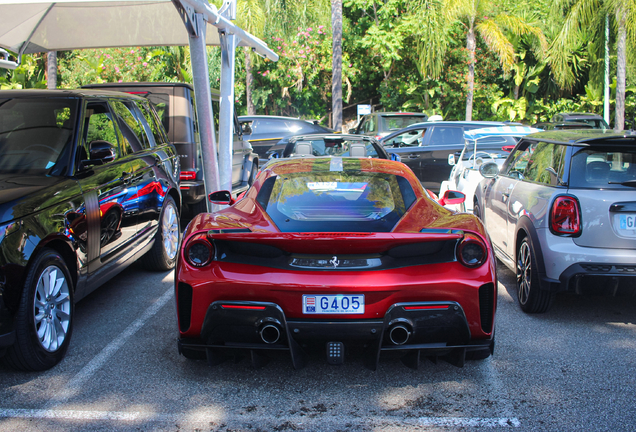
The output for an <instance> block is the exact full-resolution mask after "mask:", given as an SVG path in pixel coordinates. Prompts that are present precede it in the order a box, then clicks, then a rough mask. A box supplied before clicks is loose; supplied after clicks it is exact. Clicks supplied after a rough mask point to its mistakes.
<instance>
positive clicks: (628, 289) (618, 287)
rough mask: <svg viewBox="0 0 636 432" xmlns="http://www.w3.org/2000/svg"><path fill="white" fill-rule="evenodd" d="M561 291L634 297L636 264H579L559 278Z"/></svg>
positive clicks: (635, 290) (569, 268) (568, 269)
mask: <svg viewBox="0 0 636 432" xmlns="http://www.w3.org/2000/svg"><path fill="white" fill-rule="evenodd" d="M559 282H560V290H561V291H572V292H576V293H577V294H601V295H603V294H605V295H634V293H636V264H631V265H626V264H611V263H590V262H586V263H577V264H573V265H571V266H570V267H568V268H567V269H566V270H565V271H564V272H563V273H562V274H561V277H560V278H559Z"/></svg>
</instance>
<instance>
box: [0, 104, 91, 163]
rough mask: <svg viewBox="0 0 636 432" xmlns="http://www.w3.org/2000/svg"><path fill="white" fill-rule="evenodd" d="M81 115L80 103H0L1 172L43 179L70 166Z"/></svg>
mask: <svg viewBox="0 0 636 432" xmlns="http://www.w3.org/2000/svg"><path fill="white" fill-rule="evenodd" d="M77 111H78V101H77V100H76V99H52V98H38V99H31V98H29V99H0V172H3V173H17V172H20V173H31V174H34V175H40V174H45V173H51V172H52V171H53V170H54V167H55V166H56V165H57V164H58V161H61V160H62V159H64V158H66V160H65V162H67V161H68V155H69V152H70V147H71V143H72V141H73V140H72V138H73V136H74V126H75V124H76V123H77V120H76V117H77ZM65 165H66V164H65Z"/></svg>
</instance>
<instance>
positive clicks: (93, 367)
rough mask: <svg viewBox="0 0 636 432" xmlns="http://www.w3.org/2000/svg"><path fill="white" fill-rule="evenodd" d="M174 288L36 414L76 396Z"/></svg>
mask: <svg viewBox="0 0 636 432" xmlns="http://www.w3.org/2000/svg"><path fill="white" fill-rule="evenodd" d="M173 295H174V288H172V287H171V288H170V289H168V290H167V291H166V292H165V293H164V294H163V295H162V296H161V297H159V299H158V300H157V301H156V302H155V303H154V304H153V305H152V306H150V307H149V308H148V309H146V311H145V312H144V313H143V315H142V316H141V317H139V318H137V319H136V320H135V321H134V322H133V323H132V324H131V325H129V326H128V327H127V328H126V330H124V331H123V332H122V333H121V334H120V335H119V336H118V337H117V338H115V339H114V340H113V341H112V342H111V343H109V344H108V345H106V347H104V349H102V350H101V352H100V353H99V354H97V355H96V356H95V357H93V359H92V360H91V361H90V362H88V364H87V365H86V366H84V367H83V368H82V370H81V371H79V372H78V373H77V375H75V376H74V377H73V378H71V380H70V381H69V382H68V383H67V384H66V386H64V388H63V389H61V390H60V391H59V393H58V394H57V395H56V396H55V397H54V398H53V399H51V400H50V401H49V402H48V403H47V404H46V405H45V406H44V409H43V410H35V411H36V412H40V411H42V412H48V411H50V409H51V408H54V407H55V406H57V405H60V404H63V403H65V402H66V401H68V400H69V399H70V398H71V397H73V396H74V395H76V394H77V393H78V392H79V390H80V388H81V387H82V385H84V383H85V382H86V381H87V380H88V379H90V378H91V377H92V376H93V374H95V372H97V370H98V369H99V368H101V367H102V366H103V365H104V364H105V363H106V362H107V361H108V359H110V357H112V356H113V355H114V354H115V353H116V352H117V351H118V350H119V349H120V348H121V347H122V346H123V345H124V344H125V343H126V341H127V340H128V339H130V337H131V336H132V335H134V334H135V333H137V332H138V331H139V330H140V329H141V328H142V327H143V326H144V324H146V321H148V320H149V319H150V318H152V317H153V316H155V315H156V314H157V312H159V310H160V309H161V308H162V307H164V306H165V305H166V303H168V301H170V299H171V298H173Z"/></svg>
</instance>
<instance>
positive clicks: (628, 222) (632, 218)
mask: <svg viewBox="0 0 636 432" xmlns="http://www.w3.org/2000/svg"><path fill="white" fill-rule="evenodd" d="M620 228H621V229H622V230H633V229H636V215H621V218H620Z"/></svg>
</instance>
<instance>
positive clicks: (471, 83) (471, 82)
mask: <svg viewBox="0 0 636 432" xmlns="http://www.w3.org/2000/svg"><path fill="white" fill-rule="evenodd" d="M476 47H477V41H476V39H475V28H474V21H473V20H471V22H470V27H469V29H468V36H467V37H466V49H467V50H468V56H469V57H468V76H467V78H466V87H467V93H468V94H467V95H466V121H471V120H472V119H473V96H474V89H475V49H476Z"/></svg>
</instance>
